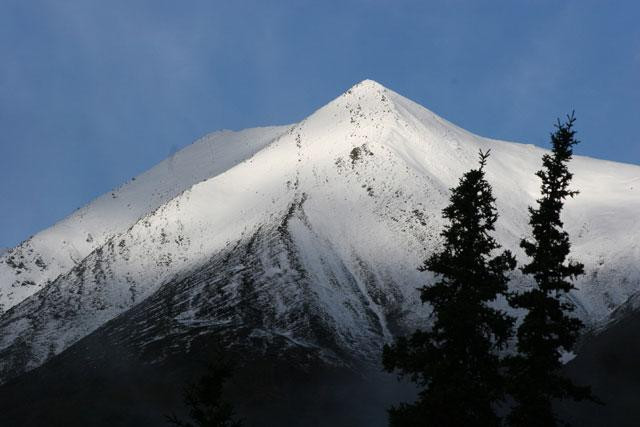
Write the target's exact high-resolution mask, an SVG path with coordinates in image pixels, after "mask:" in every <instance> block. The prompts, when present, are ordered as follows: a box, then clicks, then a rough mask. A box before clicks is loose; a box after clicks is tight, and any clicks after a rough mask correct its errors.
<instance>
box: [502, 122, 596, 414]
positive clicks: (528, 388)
mask: <svg viewBox="0 0 640 427" xmlns="http://www.w3.org/2000/svg"><path fill="white" fill-rule="evenodd" d="M574 122H575V117H574V115H573V113H572V114H571V116H568V117H567V121H566V122H564V123H561V122H560V121H559V120H558V124H557V125H556V128H557V129H556V132H555V133H553V134H552V135H551V145H552V151H551V154H545V155H544V156H542V165H543V168H542V169H541V170H539V171H538V172H537V173H536V175H537V176H538V177H540V179H541V180H542V186H541V193H542V194H541V197H540V198H539V199H538V200H537V204H538V206H537V208H532V207H529V215H530V219H529V224H530V225H531V228H532V231H533V236H532V237H533V238H532V239H523V240H522V241H521V242H520V246H521V247H522V248H523V249H524V251H525V253H526V254H527V255H528V256H529V257H530V259H531V261H530V262H529V263H528V264H527V265H525V266H524V267H522V272H523V273H524V274H528V275H531V276H532V277H533V279H534V280H535V285H534V286H533V287H532V288H531V289H530V290H527V291H525V292H523V293H521V294H517V295H514V296H513V297H512V298H511V299H510V303H511V305H512V306H514V307H517V308H522V309H526V310H528V311H527V314H526V315H525V317H524V320H523V322H522V324H521V325H520V326H519V327H518V332H517V336H518V344H517V349H518V355H517V356H515V357H513V358H512V359H511V360H510V361H509V366H510V372H511V376H512V379H513V380H512V381H511V383H512V384H511V388H512V390H511V394H512V396H513V398H514V400H515V407H514V408H513V410H512V412H511V414H510V415H509V417H508V421H509V424H510V425H512V426H555V425H557V421H558V420H557V419H556V416H555V415H554V412H553V409H552V400H553V399H565V398H573V399H576V400H582V399H586V398H590V396H591V393H590V389H589V388H588V387H578V386H576V385H574V384H573V383H572V382H571V381H570V380H569V379H568V378H566V377H564V376H563V375H562V374H561V372H560V369H561V367H562V362H561V355H562V352H563V351H566V352H569V351H571V350H572V348H573V346H574V344H575V342H576V340H577V338H578V335H579V333H580V329H581V328H582V327H583V325H582V322H581V321H580V320H579V319H577V318H575V317H572V316H571V315H570V312H571V311H572V310H573V309H574V306H573V304H572V303H571V301H570V300H569V299H568V298H567V293H568V292H569V291H571V290H572V289H574V286H573V284H572V283H571V279H574V278H576V277H577V276H579V275H581V274H583V272H584V270H583V265H582V264H580V263H579V262H575V261H568V260H567V256H568V255H569V252H570V249H571V245H570V243H569V235H568V234H567V232H566V231H564V230H563V228H562V227H563V224H562V220H561V218H560V214H561V211H562V208H563V205H564V201H565V200H566V199H567V198H568V197H574V196H575V195H576V194H577V193H578V192H577V191H573V190H571V189H569V183H570V181H571V178H572V176H573V175H572V174H571V172H569V169H568V168H567V163H568V162H569V161H570V160H571V156H572V155H573V146H574V145H576V144H577V143H578V141H577V140H576V138H575V134H576V132H575V130H574V128H573V125H574Z"/></svg>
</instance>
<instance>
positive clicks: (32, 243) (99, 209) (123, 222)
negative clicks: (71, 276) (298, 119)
mask: <svg viewBox="0 0 640 427" xmlns="http://www.w3.org/2000/svg"><path fill="white" fill-rule="evenodd" d="M285 130H286V127H283V126H281V127H269V128H256V129H247V130H244V131H241V132H231V131H222V132H215V133H212V134H210V135H207V136H205V137H204V138H201V139H199V140H198V141H196V142H195V143H193V144H192V145H190V146H188V147H186V148H185V149H183V150H181V151H179V152H178V153H176V154H174V155H172V156H171V157H169V158H168V159H166V160H164V161H163V162H161V163H160V164H158V165H157V166H155V167H154V168H152V169H150V170H149V171H147V172H145V173H143V174H142V175H140V176H138V177H136V178H133V179H132V180H131V181H129V182H127V183H126V184H124V185H122V186H120V187H119V188H117V189H115V190H113V191H111V192H109V193H107V194H105V195H103V196H101V197H99V198H97V199H96V200H94V201H93V202H91V203H90V204H88V205H87V206H85V207H83V208H81V209H79V210H77V211H76V212H74V213H73V214H72V215H71V216H69V217H68V218H66V219H64V220H63V221H60V222H59V223H57V224H56V225H54V226H53V227H51V228H48V229H46V230H44V231H42V232H40V233H38V234H36V235H35V236H33V237H31V238H29V239H28V240H26V241H25V242H23V243H22V244H20V245H19V246H17V247H16V248H14V249H12V250H10V251H9V252H8V253H2V252H0V314H1V313H2V312H3V311H6V310H8V309H9V308H11V307H12V306H14V305H15V304H17V303H19V302H20V301H22V300H23V299H25V298H27V297H28V296H30V295H32V294H34V293H35V292H37V291H38V290H39V289H41V288H42V287H43V286H45V285H46V284H47V283H49V282H52V281H53V280H55V279H56V278H57V277H58V276H59V275H60V274H63V273H67V272H68V271H69V270H71V269H72V268H73V267H74V266H76V265H78V264H79V263H80V262H81V261H82V260H83V259H84V258H85V257H86V256H87V255H88V254H89V253H90V252H91V251H93V250H94V249H96V248H99V247H101V246H102V245H104V244H105V242H106V241H107V240H108V239H109V238H111V237H112V236H114V235H116V234H118V233H121V232H123V231H125V230H126V229H127V228H129V227H130V226H131V225H133V224H134V223H135V222H136V221H138V220H139V219H140V218H141V217H142V216H144V215H147V214H149V213H151V212H153V211H154V210H155V209H157V208H158V207H159V206H161V205H162V204H164V203H166V202H167V201H169V200H171V199H172V198H174V197H175V196H176V195H178V194H180V193H181V192H182V191H184V190H186V189H188V188H190V187H191V186H192V185H194V184H196V183H197V182H200V181H202V180H204V179H207V178H210V177H212V176H215V175H217V174H219V173H221V172H224V171H225V170H227V169H229V168H230V167H232V166H234V165H235V164H238V163H240V162H241V161H243V160H244V159H246V158H247V157H250V156H251V155H253V154H254V153H255V152H257V151H258V150H260V149H262V148H263V147H264V146H265V145H266V144H268V143H269V142H270V141H271V140H273V139H274V138H276V137H277V136H278V135H279V134H280V133H282V132H284V131H285Z"/></svg>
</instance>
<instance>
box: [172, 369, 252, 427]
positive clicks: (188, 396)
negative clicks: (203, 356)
mask: <svg viewBox="0 0 640 427" xmlns="http://www.w3.org/2000/svg"><path fill="white" fill-rule="evenodd" d="M231 372H232V368H231V364H230V363H228V362H219V363H216V364H213V363H211V364H209V367H208V369H207V372H206V373H205V374H204V375H203V376H202V377H201V378H200V379H199V380H198V381H197V382H195V383H193V384H190V385H189V386H188V387H187V388H186V390H185V393H184V403H185V405H186V406H187V408H189V418H190V419H191V421H192V422H193V423H191V422H187V421H182V420H180V419H179V418H178V417H177V416H176V415H175V414H172V415H169V416H167V417H166V418H167V421H168V422H169V423H171V424H173V425H175V426H178V427H196V426H197V427H240V426H241V425H242V423H241V422H240V421H237V420H235V419H234V411H233V406H232V405H231V404H230V403H228V402H226V401H225V400H224V398H223V396H222V394H223V388H224V384H225V383H226V381H227V380H228V379H229V378H230V377H231Z"/></svg>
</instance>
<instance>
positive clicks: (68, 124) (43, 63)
mask: <svg viewBox="0 0 640 427" xmlns="http://www.w3.org/2000/svg"><path fill="white" fill-rule="evenodd" d="M639 21H640V2H635V1H628V2H624V1H616V2H604V1H589V0H581V1H557V0H556V1H542V0H539V1H494V2H491V1H441V2H429V1H424V0H422V1H402V0H393V1H391V0H388V1H384V0H378V1H376V0H341V1H329V0H324V1H313V2H311V1H304V0H295V1H293V0H292V1H267V0H261V1H242V0H234V1H195V0H190V1H176V0H171V1H169V0H153V1H135V0H126V1H121V0H110V1H108V2H107V1H98V0H95V1H93V0H67V1H38V0H29V1H24V0H2V1H1V2H0V58H1V59H2V60H1V62H0V149H1V153H2V155H1V156H0V203H1V204H0V246H13V245H15V244H17V243H18V242H19V241H21V240H23V239H25V238H27V237H28V236H29V235H31V234H33V233H35V232H37V231H39V230H40V229H42V228H44V227H47V226H49V225H51V224H53V223H54V222H55V221H57V220H60V219H62V218H63V217H65V216H66V215H68V214H69V213H71V212H72V211H73V210H74V209H75V208H77V207H79V206H81V205H83V204H85V203H87V202H88V201H90V200H91V199H92V198H94V197H96V196H98V195H100V194H102V193H104V192H106V191H108V190H109V189H111V188H113V187H116V186H117V185H119V184H121V183H122V182H124V181H125V180H127V179H129V178H131V177H132V176H134V175H137V174H138V173H140V172H142V171H144V170H146V169H148V168H149V167H151V166H152V165H153V164H155V163H157V162H158V161H160V160H162V159H163V158H165V157H166V156H167V155H169V154H170V153H171V152H173V151H175V150H177V149H179V148H181V147H183V146H185V145H187V144H189V143H191V142H192V141H193V140H194V139H196V138H198V137H199V136H201V135H203V134H205V133H208V132H210V131H213V130H217V129H222V128H225V129H241V128H245V127H252V126H260V125H269V124H285V123H292V122H295V121H298V120H300V119H302V118H303V117H305V116H307V115H308V114H309V113H311V112H312V111H314V110H315V109H317V108H318V107H320V106H322V105H324V104H325V103H327V102H328V101H330V100H331V99H332V98H334V97H336V96H337V95H339V94H340V93H341V92H343V91H344V90H346V89H347V88H348V87H350V86H351V85H353V84H354V83H356V82H358V81H360V80H363V79H365V78H371V79H374V80H377V81H379V82H380V83H382V84H383V85H385V86H387V87H389V88H391V89H393V90H395V91H396V92H399V93H401V94H403V95H405V96H407V97H409V98H411V99H413V100H415V101H417V102H419V103H421V104H422V105H424V106H426V107H427V108H429V109H431V110H433V111H434V112H436V113H438V114H440V115H442V116H443V117H445V118H446V119H448V120H450V121H452V122H454V123H456V124H458V125H460V126H462V127H464V128H466V129H468V130H470V131H473V132H475V133H478V134H480V135H483V136H489V137H494V138H500V139H506V140H514V141H520V142H528V143H534V144H537V145H542V146H544V145H545V144H546V143H547V140H548V134H549V132H550V131H551V129H552V125H553V122H554V120H555V118H556V117H558V116H562V115H564V114H565V113H567V112H569V111H570V110H571V109H575V110H576V113H577V117H578V122H577V129H578V131H579V137H580V138H581V139H582V141H583V142H582V144H581V145H580V146H579V147H578V148H577V152H578V153H579V154H584V155H589V156H594V157H601V158H605V159H611V160H617V161H624V162H629V163H635V164H640V137H639V136H638V134H639V132H638V121H639V120H640V24H639Z"/></svg>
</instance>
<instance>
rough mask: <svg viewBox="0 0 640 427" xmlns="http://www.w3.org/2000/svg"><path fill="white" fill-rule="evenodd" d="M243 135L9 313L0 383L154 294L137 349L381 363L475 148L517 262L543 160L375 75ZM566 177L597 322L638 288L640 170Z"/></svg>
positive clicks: (585, 165)
mask: <svg viewBox="0 0 640 427" xmlns="http://www.w3.org/2000/svg"><path fill="white" fill-rule="evenodd" d="M250 132H255V135H254V136H253V138H254V140H255V141H261V143H260V144H256V145H255V146H254V148H255V150H253V151H252V154H253V155H247V156H239V155H238V156H236V155H233V154H232V153H233V148H229V150H230V157H231V158H233V159H236V161H234V162H230V163H228V164H225V165H224V166H225V167H224V168H223V167H222V166H220V167H219V166H209V167H211V168H216V169H215V170H216V171H218V172H217V173H215V174H211V173H210V172H211V171H209V173H210V177H209V178H208V179H206V180H204V181H202V182H200V183H197V184H195V185H192V186H191V187H190V188H189V189H187V190H186V191H184V192H182V193H180V194H177V193H176V196H175V197H174V198H173V199H172V200H170V201H168V202H166V203H163V204H161V206H160V207H158V208H157V209H156V210H154V211H153V212H151V211H150V210H149V211H147V212H146V213H145V215H144V216H143V217H142V218H140V219H139V220H138V221H137V222H136V223H135V224H133V225H132V226H130V227H128V228H126V227H122V228H121V229H119V230H114V231H113V232H112V234H110V235H107V236H105V237H104V239H105V240H104V244H101V245H96V246H95V248H94V249H93V251H92V252H91V253H90V254H89V255H88V256H86V258H84V259H83V260H82V261H81V262H79V263H78V264H77V265H75V266H74V265H71V267H69V269H68V270H67V271H61V275H60V276H59V277H58V278H57V279H56V280H55V281H53V282H52V283H51V284H49V285H48V286H46V287H44V288H43V289H42V290H41V291H39V292H38V293H36V294H34V295H32V296H30V297H28V298H26V299H24V301H22V302H21V303H20V304H18V305H16V306H15V307H14V308H13V309H12V310H11V311H9V312H7V313H5V315H4V316H2V318H1V319H0V380H1V379H2V378H8V377H10V376H13V375H17V374H19V373H20V372H22V371H24V370H25V369H29V368H32V367H34V366H38V365H39V364H41V363H42V362H44V361H45V360H46V359H47V358H48V357H50V356H51V355H53V354H57V353H59V352H61V351H63V350H64V349H65V348H67V347H68V346H69V345H71V344H72V343H74V342H76V341H77V340H78V339H80V338H82V337H84V336H86V335H87V334H89V333H91V332H92V331H94V330H95V329H96V328H98V327H99V326H101V325H103V324H104V323H105V322H108V321H109V320H111V319H114V318H115V317H116V316H118V315H120V314H121V313H124V312H125V311H127V310H129V309H130V308H131V307H133V306H135V305H137V304H138V303H139V302H141V301H145V300H147V299H148V297H153V298H152V299H150V301H151V300H154V301H156V303H153V304H151V303H150V304H148V306H149V308H148V310H149V311H148V312H144V313H142V315H138V317H137V318H138V319H143V320H139V322H142V323H141V324H142V326H143V327H142V330H143V331H146V332H144V333H142V334H141V338H140V339H141V340H146V341H147V342H149V341H152V340H155V339H161V338H162V334H166V333H167V331H170V330H175V329H177V328H178V329H179V328H181V329H185V328H187V329H188V328H201V327H203V325H205V326H209V327H227V328H230V329H233V330H238V329H240V328H245V329H250V330H251V331H252V332H251V334H252V336H254V337H256V336H260V337H266V339H268V338H269V337H286V338H287V339H288V340H290V342H293V343H296V345H300V346H307V347H314V348H319V349H321V351H322V352H323V354H325V356H326V359H328V360H334V361H342V362H346V363H348V361H347V360H346V359H347V358H348V357H351V358H353V359H355V360H360V361H362V360H377V358H378V351H379V349H380V346H381V344H382V343H384V342H385V341H387V340H389V339H390V338H391V337H392V336H393V335H395V334H398V333H404V332H406V331H408V330H410V329H411V328H413V327H415V326H416V325H417V324H418V322H422V321H424V319H425V317H426V315H427V312H426V309H427V308H425V307H423V306H422V305H421V304H420V302H419V300H418V293H417V291H416V287H418V286H420V285H421V284H423V283H424V282H425V281H428V280H430V279H431V278H430V276H429V274H426V273H425V274H423V273H418V272H417V271H416V267H417V266H418V265H420V264H421V262H422V260H423V259H424V258H425V257H426V256H428V255H429V254H430V253H432V252H433V251H434V250H436V249H437V248H438V246H439V243H440V237H439V232H440V230H441V229H442V226H443V221H442V219H441V214H440V212H441V209H442V208H443V207H444V206H445V205H446V203H447V199H448V193H449V192H448V189H449V188H450V187H452V186H454V185H455V184H456V182H457V180H458V179H459V177H460V176H461V175H462V174H463V173H464V172H465V171H467V170H468V169H470V168H472V167H475V166H477V152H478V149H480V148H482V149H485V150H486V149H489V148H491V150H492V156H491V158H490V162H489V165H488V167H487V178H488V179H489V181H490V182H491V183H492V184H493V186H494V191H495V195H496V197H497V200H498V202H497V203H498V209H499V212H500V214H501V217H500V219H499V221H498V224H497V227H498V228H497V230H496V234H497V238H498V240H499V241H500V242H501V243H502V244H503V245H504V246H506V247H508V248H511V249H512V250H513V251H514V252H515V253H516V254H517V255H518V256H519V259H520V260H521V261H524V255H523V254H522V252H521V251H520V249H519V248H518V242H519V240H520V238H521V237H523V236H526V235H527V234H528V233H529V230H528V227H527V209H526V208H527V206H528V205H531V204H533V203H534V202H535V198H536V197H537V195H538V189H539V181H538V179H537V178H536V177H535V175H534V172H535V171H536V170H537V169H539V168H540V165H541V156H542V154H543V153H544V150H542V149H539V148H536V147H534V146H530V145H522V144H514V143H507V142H501V141H494V140H489V139H485V138H481V137H478V136H475V135H472V134H470V133H468V132H466V131H464V130H462V129H460V128H458V127H456V126H454V125H452V124H451V123H448V122H447V121H445V120H443V119H441V118H439V117H438V116H436V115H435V114H433V113H431V112H430V111H428V110H426V109H424V108H423V107H421V106H419V105H417V104H415V103H413V102H412V101H409V100H408V99H406V98H403V97H402V96H400V95H398V94H396V93H394V92H392V91H390V90H387V89H385V88H383V87H382V86H380V85H379V84H377V83H375V82H372V81H364V82H362V83H360V84H358V85H356V86H354V87H353V88H352V89H350V90H349V91H347V92H346V93H345V94H343V95H342V96H340V97H338V98H337V99H335V100H334V101H332V102H331V103H329V104H328V105H326V106H325V107H323V108H321V109H320V110H318V111H317V112H315V113H314V114H312V115H311V116H310V117H308V118H307V119H305V120H303V121H302V122H300V123H299V124H297V125H295V126H291V127H289V128H288V129H287V130H286V131H284V132H283V130H282V128H274V129H269V130H264V131H260V130H255V131H250ZM263 133H264V135H263ZM238 137H241V134H238ZM220 144H223V142H222V141H221V142H220ZM258 145H260V147H258ZM258 148H261V149H259V150H258ZM245 154H247V152H245ZM242 158H243V159H244V160H243V161H237V160H238V159H242ZM571 169H572V171H574V172H575V180H574V186H575V187H576V188H579V189H580V190H581V194H580V195H579V196H578V198H576V199H575V200H572V201H570V202H569V203H568V204H567V209H566V211H565V217H564V219H565V221H566V225H567V228H568V229H569V232H570V233H571V236H572V239H573V244H574V246H573V255H574V256H575V257H576V258H577V259H579V260H581V261H583V262H584V263H585V264H586V269H587V273H588V274H587V276H585V277H584V278H582V279H581V280H580V282H579V283H578V285H579V289H578V290H576V291H575V292H574V293H573V294H572V298H573V299H574V301H575V302H576V303H577V304H578V306H579V315H580V316H581V317H582V318H583V319H584V320H585V321H586V322H587V323H589V324H591V325H593V324H596V323H598V322H600V321H603V320H606V318H607V316H608V315H609V313H611V311H612V310H614V309H615V308H616V307H618V306H619V305H621V304H622V303H624V302H625V301H626V300H627V299H628V298H629V297H630V296H631V295H633V294H634V293H636V292H638V291H639V290H640V271H639V270H638V268H639V267H638V262H637V261H638V259H640V253H639V250H640V249H639V248H638V245H637V243H636V241H637V239H636V240H634V237H635V236H638V235H639V234H640V225H638V224H637V222H636V221H635V215H636V212H638V210H639V209H640V183H639V182H638V179H639V177H640V168H639V167H636V166H631V165H623V164H617V163H612V162H604V161H599V160H594V159H589V158H584V157H576V159H575V160H574V161H573V162H572V164H571ZM138 194H139V193H138ZM99 200H100V199H99ZM95 215H96V218H100V217H101V216H102V215H104V213H101V212H100V210H95ZM515 283H516V285H518V286H527V283H526V282H524V281H522V280H520V279H518V278H517V277H516V280H515ZM160 296H162V297H160ZM159 312H162V313H164V314H163V315H162V316H160V315H159V314H158V313H159ZM144 319H148V320H144ZM145 322H148V324H145ZM159 322H164V323H166V324H168V325H170V326H168V327H167V328H168V329H163V330H159V329H158V324H159ZM164 323H163V324H164ZM234 328H235V329H234ZM150 331H153V333H151V332H150ZM163 331H164V332H163ZM318 331H322V333H321V334H319V332H318ZM142 336H144V337H143V338H142ZM187 344H188V343H187ZM142 345H144V343H143V344H142ZM354 363H355V362H354Z"/></svg>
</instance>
